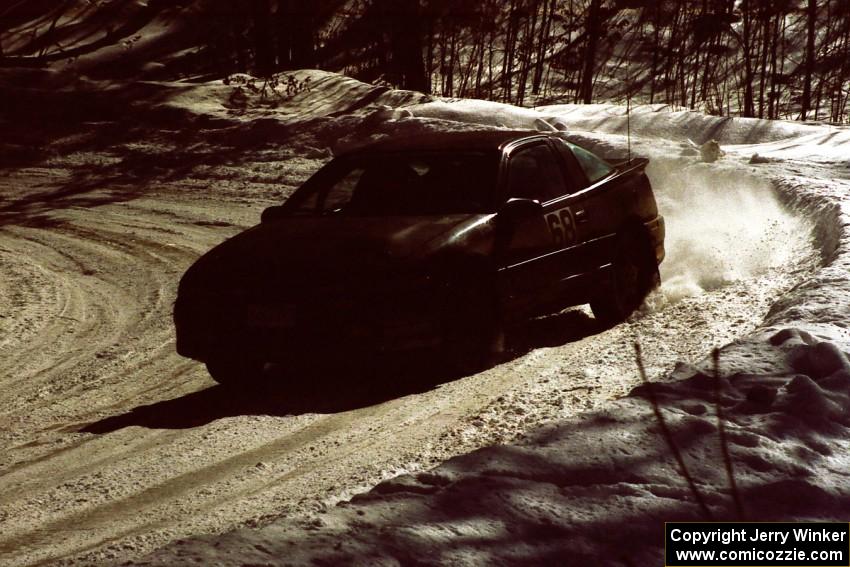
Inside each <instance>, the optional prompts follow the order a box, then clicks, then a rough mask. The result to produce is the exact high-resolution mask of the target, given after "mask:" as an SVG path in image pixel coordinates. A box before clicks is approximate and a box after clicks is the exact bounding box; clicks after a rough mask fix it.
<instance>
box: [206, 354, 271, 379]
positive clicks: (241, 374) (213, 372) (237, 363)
mask: <svg viewBox="0 0 850 567" xmlns="http://www.w3.org/2000/svg"><path fill="white" fill-rule="evenodd" d="M206 366H207V372H209V374H210V376H212V379H213V380H215V381H216V382H218V383H219V384H221V385H222V386H232V385H234V384H250V383H252V382H257V381H258V380H259V379H260V378H261V377H262V375H263V367H264V366H265V364H264V363H262V362H259V361H257V360H254V359H250V358H243V357H240V356H238V355H233V356H228V357H221V358H215V359H211V360H208V361H207V362H206Z"/></svg>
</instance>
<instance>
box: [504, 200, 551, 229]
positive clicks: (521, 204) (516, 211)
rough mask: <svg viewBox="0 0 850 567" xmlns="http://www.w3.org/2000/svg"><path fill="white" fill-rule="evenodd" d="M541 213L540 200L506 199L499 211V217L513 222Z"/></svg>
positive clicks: (510, 222)
mask: <svg viewBox="0 0 850 567" xmlns="http://www.w3.org/2000/svg"><path fill="white" fill-rule="evenodd" d="M542 214H543V206H542V205H541V204H540V201H536V200H534V199H518V198H512V199H508V202H507V203H505V204H504V205H503V206H502V209H501V210H500V211H499V215H498V216H499V219H503V221H504V222H507V223H509V224H514V223H517V222H519V221H522V220H525V219H528V218H532V217H535V216H537V215H542Z"/></svg>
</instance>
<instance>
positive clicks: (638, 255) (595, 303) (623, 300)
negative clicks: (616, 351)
mask: <svg viewBox="0 0 850 567" xmlns="http://www.w3.org/2000/svg"><path fill="white" fill-rule="evenodd" d="M660 282H661V278H660V276H659V273H658V264H657V263H656V261H655V255H654V254H653V252H652V249H651V247H650V245H649V242H648V240H647V238H646V237H645V236H644V235H643V234H641V233H639V232H637V231H632V232H628V233H625V234H624V235H623V236H621V237H620V238H618V240H617V245H616V250H615V253H614V261H613V263H612V268H611V271H610V275H609V278H608V279H607V281H606V282H605V283H604V285H603V286H602V288H603V289H604V291H603V292H602V293H601V294H600V295H599V296H597V297H596V298H594V299H593V300H592V301H591V302H590V309H591V310H592V311H593V315H594V317H596V319H597V321H599V322H600V323H601V324H602V325H603V326H605V327H611V326H613V325H616V324H618V323H622V322H623V321H625V320H626V319H627V318H628V317H629V315H631V314H632V313H634V312H635V310H637V309H638V308H639V307H640V306H641V304H642V303H643V301H644V300H645V299H646V296H647V295H649V292H651V291H652V290H653V289H655V288H656V287H658V285H659V284H660Z"/></svg>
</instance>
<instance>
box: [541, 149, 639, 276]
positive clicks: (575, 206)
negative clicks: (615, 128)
mask: <svg viewBox="0 0 850 567" xmlns="http://www.w3.org/2000/svg"><path fill="white" fill-rule="evenodd" d="M551 142H552V144H553V146H554V147H555V148H556V150H557V151H558V153H559V154H560V156H561V159H562V160H563V164H564V167H565V169H566V171H567V176H568V177H569V178H570V180H571V181H572V182H573V186H574V187H575V189H574V190H573V192H572V194H570V195H568V196H567V197H565V198H564V199H562V201H561V202H562V203H563V205H564V206H567V207H569V208H570V210H571V211H572V214H573V219H574V221H575V224H574V230H575V233H576V242H577V243H581V246H580V247H579V248H577V249H576V250H574V252H573V254H572V258H571V262H570V265H569V267H570V269H571V270H572V271H573V274H571V275H573V276H575V275H581V274H591V273H592V272H594V271H596V270H598V269H599V268H601V267H603V266H605V265H606V264H608V263H609V262H610V261H611V255H612V252H613V245H614V238H615V236H616V232H617V227H619V226H621V225H622V224H623V222H624V221H625V218H626V216H627V214H628V211H629V210H630V207H629V204H628V203H625V202H622V200H623V198H624V196H623V192H622V191H618V190H617V189H616V186H615V185H616V184H614V183H611V180H612V179H614V178H615V174H616V170H615V169H614V168H613V167H612V166H611V165H609V164H608V163H607V162H605V161H603V160H601V159H600V158H599V157H597V156H596V155H594V154H592V153H591V152H589V151H587V150H585V149H584V148H582V147H581V146H577V145H575V144H571V143H570V142H568V141H565V140H563V139H561V138H553V139H552V140H551Z"/></svg>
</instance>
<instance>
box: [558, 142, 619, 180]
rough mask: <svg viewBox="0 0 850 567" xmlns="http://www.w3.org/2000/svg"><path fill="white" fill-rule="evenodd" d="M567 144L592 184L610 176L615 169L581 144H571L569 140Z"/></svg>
mask: <svg viewBox="0 0 850 567" xmlns="http://www.w3.org/2000/svg"><path fill="white" fill-rule="evenodd" d="M566 144H567V145H568V146H569V147H570V149H571V150H572V152H573V155H574V156H575V157H576V159H577V160H578V163H579V165H580V166H581V168H582V169H583V170H584V173H585V175H587V179H588V181H590V183H591V184H593V183H596V182H597V181H599V180H600V179H604V178H606V177H608V176H609V175H611V173H612V172H613V171H614V168H613V167H611V166H610V165H608V164H607V163H605V162H604V161H603V160H602V159H600V158H598V157H597V156H595V155H593V154H592V153H590V152H589V151H587V150H586V149H584V148H582V147H581V146H577V145H575V144H570V143H569V142H566Z"/></svg>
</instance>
